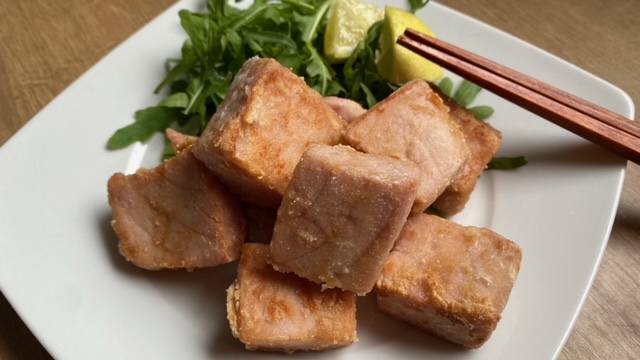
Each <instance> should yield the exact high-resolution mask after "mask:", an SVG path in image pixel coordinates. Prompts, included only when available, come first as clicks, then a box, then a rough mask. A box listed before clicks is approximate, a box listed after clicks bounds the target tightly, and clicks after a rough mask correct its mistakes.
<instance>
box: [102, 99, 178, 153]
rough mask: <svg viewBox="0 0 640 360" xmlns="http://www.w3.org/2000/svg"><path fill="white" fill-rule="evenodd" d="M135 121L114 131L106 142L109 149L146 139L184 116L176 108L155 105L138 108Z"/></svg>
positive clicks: (119, 147)
mask: <svg viewBox="0 0 640 360" xmlns="http://www.w3.org/2000/svg"><path fill="white" fill-rule="evenodd" d="M135 120H136V121H135V122H134V123H133V124H131V125H128V126H125V127H123V128H122V129H119V130H118V131H116V132H115V134H113V135H112V136H111V138H110V139H109V141H108V142H107V147H108V148H109V149H121V148H124V147H126V146H128V145H130V144H132V143H134V142H136V141H146V140H149V138H151V136H153V134H155V133H156V132H158V131H164V130H165V129H166V128H168V127H169V126H170V125H171V124H172V123H174V122H178V123H184V122H185V120H186V116H185V115H184V114H183V113H182V111H181V110H180V109H178V108H172V107H165V106H156V107H149V108H146V109H144V110H138V111H136V114H135Z"/></svg>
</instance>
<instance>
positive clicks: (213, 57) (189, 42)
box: [107, 0, 504, 168]
mask: <svg viewBox="0 0 640 360" xmlns="http://www.w3.org/2000/svg"><path fill="white" fill-rule="evenodd" d="M408 1H409V5H410V9H411V10H410V11H411V12H413V13H415V12H416V11H418V10H420V9H422V8H423V7H425V6H426V5H427V3H428V2H429V1H428V0H408ZM242 2H243V1H242V0H238V1H235V3H242ZM231 3H232V1H230V0H207V11H206V12H205V13H195V12H191V11H188V10H181V11H180V12H179V13H178V15H179V17H180V23H181V25H182V27H183V29H184V31H185V33H186V34H187V36H188V37H187V39H186V40H185V42H184V43H183V45H182V49H181V58H180V59H169V60H167V66H168V68H169V71H168V73H167V76H166V78H165V79H164V80H162V81H161V82H160V84H158V86H157V87H156V89H155V92H156V93H161V92H163V91H164V92H167V93H168V94H167V96H166V97H165V99H164V100H162V101H161V102H160V103H159V104H158V105H156V106H152V107H149V108H146V109H143V110H139V111H137V112H136V113H135V122H134V123H132V124H130V125H128V126H125V127H123V128H121V129H119V130H117V131H116V132H115V133H114V134H113V135H112V136H111V138H109V140H108V142H107V148H109V149H122V148H124V147H127V146H129V145H131V144H133V143H134V142H136V141H140V142H144V141H147V140H148V139H149V138H150V137H151V136H153V135H154V134H155V133H156V132H163V131H165V130H166V129H167V128H168V127H170V126H173V125H174V124H177V125H180V126H185V125H186V124H187V123H188V124H189V126H187V127H186V128H183V129H181V131H182V132H184V133H185V134H190V135H200V134H201V133H202V131H203V130H204V128H205V127H206V125H207V123H208V121H209V119H210V118H211V116H212V115H213V114H214V113H215V112H216V110H217V107H218V106H219V104H220V103H221V102H222V100H223V99H224V98H225V96H226V95H227V92H228V90H229V87H230V85H231V83H232V81H233V78H234V76H235V75H236V74H237V72H238V71H239V70H240V68H241V67H242V66H243V65H244V63H245V62H246V61H247V60H248V59H250V58H252V57H255V56H258V57H262V58H274V59H276V60H277V61H279V62H280V63H281V64H283V65H284V66H286V67H288V68H290V69H291V70H292V71H293V72H294V73H296V74H298V75H300V76H302V77H304V79H305V81H306V82H307V84H308V85H309V86H310V87H312V88H314V89H316V90H317V91H318V92H319V93H320V94H321V95H323V96H332V95H333V96H342V97H346V98H349V99H352V100H354V101H357V102H359V103H360V104H362V105H363V106H364V107H366V108H371V107H372V106H374V105H375V104H376V103H378V102H379V101H381V100H382V99H384V98H386V97H387V96H389V95H390V94H391V93H392V92H393V91H395V90H396V89H397V88H398V87H399V86H400V85H399V84H391V83H389V82H387V81H386V80H385V79H383V78H382V77H381V76H380V74H379V73H378V69H377V66H376V57H377V56H378V53H379V51H380V45H379V44H380V34H381V30H382V21H379V22H377V23H375V24H373V25H372V26H371V28H370V29H369V31H368V33H367V37H366V38H365V39H364V40H363V41H361V42H360V43H359V44H358V45H357V47H356V48H355V50H354V52H353V54H352V55H351V57H350V58H349V59H347V61H346V62H345V63H343V64H339V65H330V64H329V61H328V60H327V59H326V58H325V57H324V49H323V39H324V33H325V31H326V27H327V20H328V16H327V13H328V11H329V9H330V8H331V6H332V5H333V3H334V0H281V1H278V2H273V1H270V0H255V1H253V3H252V4H251V5H250V6H248V7H246V8H245V9H239V8H238V7H236V6H232V5H230V4H231ZM438 86H439V87H440V89H441V91H442V92H443V93H445V94H447V95H448V96H450V97H452V98H453V99H455V100H456V101H457V102H458V103H459V104H460V105H461V106H463V107H466V108H468V109H469V110H470V111H472V112H473V113H474V114H475V116H476V117H478V118H479V119H486V118H488V117H489V116H491V114H493V109H492V108H491V107H489V106H474V107H468V106H469V105H470V104H471V103H472V102H473V101H474V100H475V98H476V96H477V94H478V93H479V92H480V91H481V88H480V87H479V86H477V85H475V84H473V83H471V82H469V81H466V80H464V81H463V82H462V83H461V84H460V86H459V87H458V88H457V89H456V90H455V92H454V84H453V81H451V79H449V78H444V79H443V80H442V81H440V82H439V84H438ZM164 155H165V157H170V156H172V155H173V150H172V149H171V148H170V146H167V148H166V149H165V152H164ZM499 163H501V162H499ZM495 166H501V165H495ZM490 168H491V167H490ZM502 168H504V167H502Z"/></svg>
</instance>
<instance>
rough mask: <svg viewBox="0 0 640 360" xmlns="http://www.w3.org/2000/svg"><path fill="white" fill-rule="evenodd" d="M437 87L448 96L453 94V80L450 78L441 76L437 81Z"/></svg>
mask: <svg viewBox="0 0 640 360" xmlns="http://www.w3.org/2000/svg"><path fill="white" fill-rule="evenodd" d="M438 88H439V89H440V91H442V93H443V94H445V95H447V96H448V97H452V96H453V80H451V78H448V77H444V78H442V80H440V81H439V82H438Z"/></svg>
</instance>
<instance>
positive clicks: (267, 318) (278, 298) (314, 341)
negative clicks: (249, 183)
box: [227, 243, 358, 353]
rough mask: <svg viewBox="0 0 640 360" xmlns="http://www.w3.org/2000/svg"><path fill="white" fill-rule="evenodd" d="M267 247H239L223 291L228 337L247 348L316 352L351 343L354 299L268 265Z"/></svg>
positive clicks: (263, 245) (353, 325) (354, 307)
mask: <svg viewBox="0 0 640 360" xmlns="http://www.w3.org/2000/svg"><path fill="white" fill-rule="evenodd" d="M268 253H269V246H268V245H266V244H257V243H248V244H245V245H244V246H243V248H242V256H241V257H240V264H239V266H238V275H237V278H236V280H235V282H234V283H233V284H232V285H231V286H230V287H229V289H228V290H227V318H228V320H229V324H230V326H231V331H232V333H233V336H234V337H236V338H238V339H239V340H240V341H241V342H242V343H244V344H245V347H246V348H247V349H249V350H265V351H282V352H286V353H293V352H295V351H317V350H326V349H333V348H337V347H342V346H346V345H349V344H351V343H354V342H356V341H357V340H358V338H357V336H356V296H355V294H353V293H351V292H348V291H342V290H340V289H328V290H324V291H322V290H321V289H320V285H318V284H316V283H313V282H311V281H309V280H305V279H302V278H300V277H298V276H296V275H295V274H283V273H280V272H278V271H275V270H274V269H273V268H272V267H271V265H269V264H268V263H267V254H268Z"/></svg>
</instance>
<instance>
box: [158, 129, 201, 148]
mask: <svg viewBox="0 0 640 360" xmlns="http://www.w3.org/2000/svg"><path fill="white" fill-rule="evenodd" d="M165 133H166V134H167V138H168V139H169V142H171V146H172V147H173V149H174V150H175V151H176V153H180V152H182V151H183V150H184V149H186V148H189V147H191V146H192V145H193V144H195V143H196V141H198V137H197V136H193V135H186V134H183V133H181V132H179V131H176V130H174V129H171V128H168V129H167V130H166V131H165Z"/></svg>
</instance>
